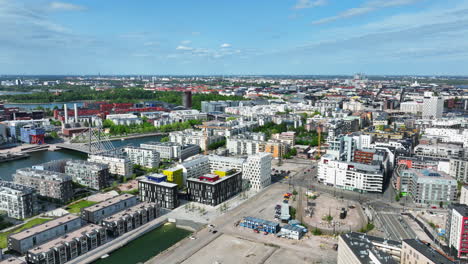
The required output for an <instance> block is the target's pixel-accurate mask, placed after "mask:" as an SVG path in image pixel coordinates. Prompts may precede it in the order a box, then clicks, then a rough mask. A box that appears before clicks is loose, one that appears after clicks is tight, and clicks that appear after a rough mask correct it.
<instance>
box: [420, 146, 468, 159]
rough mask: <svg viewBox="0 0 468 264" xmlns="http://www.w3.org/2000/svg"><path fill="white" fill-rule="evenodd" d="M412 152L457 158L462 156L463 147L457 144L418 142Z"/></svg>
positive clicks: (424, 155) (423, 155)
mask: <svg viewBox="0 0 468 264" xmlns="http://www.w3.org/2000/svg"><path fill="white" fill-rule="evenodd" d="M414 154H415V155H416V156H421V157H433V158H443V159H446V158H453V159H459V158H463V157H464V149H463V146H462V145H459V144H449V143H437V144H419V145H417V146H416V147H415V148H414Z"/></svg>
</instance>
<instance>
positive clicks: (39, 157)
mask: <svg viewBox="0 0 468 264" xmlns="http://www.w3.org/2000/svg"><path fill="white" fill-rule="evenodd" d="M160 140H161V136H150V137H142V138H132V139H127V140H123V141H122V140H116V141H112V144H113V145H114V147H116V148H119V147H123V146H126V145H132V146H139V145H140V144H141V143H145V142H149V141H160ZM30 155H31V157H29V158H27V159H21V160H13V161H8V162H2V163H0V178H1V179H2V180H12V175H13V174H14V173H15V171H16V170H17V169H21V168H31V166H33V165H37V164H41V163H44V162H48V161H52V160H59V159H82V160H85V159H87V155H86V154H84V153H81V152H76V151H71V150H58V151H38V152H32V153H30Z"/></svg>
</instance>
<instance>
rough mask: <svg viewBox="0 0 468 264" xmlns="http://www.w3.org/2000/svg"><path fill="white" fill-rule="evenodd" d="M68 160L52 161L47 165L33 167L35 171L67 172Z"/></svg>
mask: <svg viewBox="0 0 468 264" xmlns="http://www.w3.org/2000/svg"><path fill="white" fill-rule="evenodd" d="M67 161H69V160H67V159H63V160H52V161H49V162H46V163H42V164H38V165H34V166H32V168H33V169H36V170H46V171H54V172H61V173H64V172H65V165H66V164H67Z"/></svg>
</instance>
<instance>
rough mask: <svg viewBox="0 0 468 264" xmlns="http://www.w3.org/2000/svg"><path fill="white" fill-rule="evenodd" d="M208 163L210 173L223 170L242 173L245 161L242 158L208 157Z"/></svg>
mask: <svg viewBox="0 0 468 264" xmlns="http://www.w3.org/2000/svg"><path fill="white" fill-rule="evenodd" d="M254 156H256V155H254ZM208 161H209V165H210V171H216V170H223V169H234V170H236V171H242V170H243V168H244V167H243V166H244V163H245V159H242V158H232V157H223V156H217V155H209V156H208Z"/></svg>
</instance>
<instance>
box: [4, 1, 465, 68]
mask: <svg viewBox="0 0 468 264" xmlns="http://www.w3.org/2000/svg"><path fill="white" fill-rule="evenodd" d="M132 4H133V5H132ZM0 6H1V7H0V27H1V28H3V30H2V33H3V34H2V35H1V37H0V39H1V41H2V45H0V73H1V74H25V75H48V74H60V75H87V74H93V75H97V74H98V73H101V74H103V75H113V74H119V75H125V74H143V75H146V74H148V75H152V74H155V75H269V74H272V75H345V74H346V75H351V74H353V73H355V72H365V73H366V74H368V75H467V74H468V72H466V70H464V67H463V66H464V62H465V61H466V59H467V53H466V50H465V48H464V47H465V46H466V43H467V41H468V40H467V39H466V37H465V36H464V35H465V34H463V33H464V31H465V30H466V28H467V27H466V26H465V25H466V24H467V23H468V19H464V18H463V15H464V14H466V13H467V12H468V1H444V2H442V1H434V0H394V1H382V0H370V1H369V0H367V1H366V0H364V1H353V2H352V3H350V2H348V3H342V2H338V1H336V0H284V1H277V2H275V3H273V4H272V3H270V2H267V1H256V2H255V3H251V2H250V1H236V2H235V3H230V2H229V3H228V2H226V3H218V2H214V1H204V2H203V3H199V2H197V3H195V2H188V1H186V2H175V1H171V2H165V3H161V2H157V3H155V2H153V1H146V0H141V1H139V3H138V5H136V4H134V2H132V3H130V2H129V1H112V2H111V1H108V0H101V1H91V0H74V1H72V0H70V1H46V0H44V1H42V0H41V1H32V0H0Z"/></svg>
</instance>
